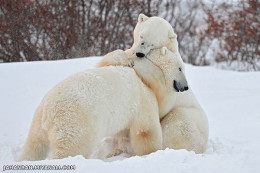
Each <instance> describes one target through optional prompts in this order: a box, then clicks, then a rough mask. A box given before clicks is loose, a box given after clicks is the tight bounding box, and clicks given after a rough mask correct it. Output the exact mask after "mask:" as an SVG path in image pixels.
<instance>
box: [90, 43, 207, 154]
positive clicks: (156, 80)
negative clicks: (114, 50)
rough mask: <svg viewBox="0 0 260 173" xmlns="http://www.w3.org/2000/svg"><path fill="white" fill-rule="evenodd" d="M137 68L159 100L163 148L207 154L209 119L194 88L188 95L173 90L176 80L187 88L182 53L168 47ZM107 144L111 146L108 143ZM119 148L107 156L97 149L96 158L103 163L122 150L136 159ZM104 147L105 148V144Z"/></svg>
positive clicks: (139, 62)
mask: <svg viewBox="0 0 260 173" xmlns="http://www.w3.org/2000/svg"><path fill="white" fill-rule="evenodd" d="M132 60H133V59H132ZM132 60H131V61H132ZM125 62H126V61H125ZM132 63H133V62H132ZM123 65H124V64H123ZM133 68H134V69H135V71H136V73H137V74H138V75H139V77H140V78H142V80H143V81H144V82H145V83H146V84H147V85H148V86H149V87H150V88H151V89H152V90H153V92H154V93H155V95H156V96H157V101H158V105H159V115H160V119H161V126H162V134H163V148H173V149H187V150H193V151H195V152H196V153H202V152H204V151H205V149H206V148H207V142H208V120H207V116H206V114H205V113H204V111H203V109H202V108H201V106H200V105H199V103H198V101H197V99H196V98H195V96H194V94H193V92H192V90H191V88H190V86H189V89H188V91H184V92H176V91H175V90H174V88H173V87H172V86H173V81H174V80H177V81H178V82H180V83H183V84H185V83H186V79H185V69H184V63H183V61H182V59H181V57H180V55H179V53H178V52H175V53H173V52H171V51H169V50H168V49H167V48H165V47H164V48H162V49H160V51H159V49H157V50H152V51H150V53H148V54H147V56H146V58H142V59H134V66H133ZM180 68H181V71H180V70H179V69H180ZM126 135H127V133H126V132H123V133H119V134H117V135H116V136H114V138H113V137H112V139H113V140H116V139H118V140H120V138H123V137H124V138H125V136H126ZM121 141H122V140H121ZM105 142H107V143H109V142H108V141H105ZM123 142H124V143H123V145H129V143H127V140H123ZM114 143H116V142H114ZM110 145H111V144H110ZM119 146H122V144H118V143H116V145H114V148H113V147H110V148H113V150H112V151H111V150H110V152H104V153H102V152H101V151H99V150H98V149H97V150H96V151H95V153H94V155H95V157H99V158H101V159H103V158H105V157H106V156H107V157H110V156H113V155H117V154H119V153H118V150H120V151H121V152H124V153H129V154H130V155H135V153H134V152H132V151H131V150H127V149H128V148H129V147H124V148H125V149H126V150H124V149H122V147H119ZM103 147H105V144H104V143H103ZM118 148H119V149H118Z"/></svg>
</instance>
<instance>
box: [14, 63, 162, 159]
mask: <svg viewBox="0 0 260 173" xmlns="http://www.w3.org/2000/svg"><path fill="white" fill-rule="evenodd" d="M158 112H159V111H158V103H157V100H156V96H155V94H154V93H153V92H152V90H151V89H150V88H149V87H147V86H146V85H145V84H144V83H143V82H142V81H141V79H140V78H139V77H138V76H137V75H136V72H135V71H134V70H133V69H132V68H129V67H113V66H111V67H103V68H98V69H89V70H86V71H83V72H80V73H77V74H75V75H73V76H71V77H69V78H67V79H65V80H64V81H62V82H61V83H59V84H57V85H56V86H55V87H54V88H53V89H51V90H50V91H49V92H48V93H47V94H46V96H45V97H44V98H43V100H42V102H41V103H40V105H39V107H38V108H37V110H36V112H35V115H34V118H33V121H32V124H31V128H30V132H29V135H28V138H27V141H26V144H25V146H24V149H23V152H22V154H21V157H20V159H19V160H20V161H22V160H42V159H45V158H46V157H49V158H54V159H58V158H65V157H68V156H75V155H83V156H84V157H86V158H89V156H90V154H91V153H92V151H93V148H94V147H95V146H96V145H97V144H98V143H99V142H100V141H101V139H102V138H104V137H106V136H109V135H114V134H116V133H118V132H120V131H121V130H124V129H129V130H130V135H129V137H130V139H131V146H132V148H133V150H134V152H135V153H136V154H137V155H144V154H148V153H151V152H153V151H156V150H158V149H161V148H162V132H161V127H160V120H159V115H158Z"/></svg>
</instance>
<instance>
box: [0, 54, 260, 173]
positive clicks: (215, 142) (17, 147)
mask: <svg viewBox="0 0 260 173" xmlns="http://www.w3.org/2000/svg"><path fill="white" fill-rule="evenodd" d="M99 59H100V58H99V57H90V58H81V59H73V60H62V61H50V62H48V61H43V62H27V63H10V64H0V139H1V140H0V163H1V167H0V170H1V171H3V169H2V168H3V165H17V164H23V165H75V166H76V170H74V171H66V172H113V173H114V172H125V173H127V172H142V173H143V172H149V173H150V172H155V173H157V172H187V173H189V172H192V173H194V172H199V173H204V172H205V173H209V172H210V173H214V172H218V173H219V172H221V173H225V172H227V173H233V172H241V173H245V172H246V173H254V172H255V173H257V172H260V164H259V161H260V149H259V146H260V134H259V131H260V111H259V106H260V73H259V72H247V73H245V72H243V73H240V72H231V71H222V70H216V69H214V68H212V67H193V66H190V65H186V71H187V78H188V81H189V84H190V86H191V87H192V88H193V91H194V93H195V95H196V97H197V98H198V100H199V102H200V103H201V105H202V107H203V108H204V109H205V111H206V113H207V115H208V118H209V127H210V139H209V147H208V149H207V151H206V153H204V154H195V153H194V152H188V151H186V150H172V149H166V150H164V151H157V152H155V153H152V154H149V155H147V156H143V157H138V156H136V157H131V158H124V157H114V158H110V159H108V160H106V161H101V160H94V159H85V158H83V157H82V156H76V157H70V158H66V159H61V160H44V161H37V162H19V163H18V162H15V160H16V159H17V157H18V155H19V154H20V152H21V149H22V146H23V144H24V142H25V139H26V136H27V134H28V131H29V127H30V123H31V120H32V117H33V113H34V111H35V109H36V107H37V106H38V105H39V103H40V101H41V99H42V98H43V96H44V95H45V94H46V92H47V91H48V90H49V89H50V88H52V87H53V86H54V85H55V84H56V83H58V82H59V81H61V80H63V79H64V78H66V77H67V76H69V75H71V74H73V73H76V72H78V71H81V70H84V69H86V68H93V67H95V65H96V64H97V62H98V61H99ZM4 172H21V171H11V170H9V171H7V170H6V171H4ZM32 172H33V171H32ZM37 172H52V171H37ZM55 172H57V171H55ZM62 172H64V171H62Z"/></svg>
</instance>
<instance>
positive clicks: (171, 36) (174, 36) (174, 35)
mask: <svg viewBox="0 0 260 173" xmlns="http://www.w3.org/2000/svg"><path fill="white" fill-rule="evenodd" d="M168 37H169V38H170V39H174V38H175V39H177V35H176V34H175V33H174V32H173V31H172V30H170V31H169V33H168Z"/></svg>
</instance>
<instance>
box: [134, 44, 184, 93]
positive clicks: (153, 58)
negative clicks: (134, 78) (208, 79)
mask: <svg viewBox="0 0 260 173" xmlns="http://www.w3.org/2000/svg"><path fill="white" fill-rule="evenodd" d="M133 68H134V69H135V71H136V73H137V75H138V76H139V77H141V78H142V79H143V81H144V82H145V83H146V84H148V85H149V86H150V87H151V88H152V89H153V90H159V91H158V93H169V92H184V91H187V90H188V89H189V87H188V82H187V80H186V77H185V68H184V63H183V60H182V59H181V57H180V54H179V53H178V52H176V53H175V52H171V51H170V50H168V49H167V48H166V47H162V48H160V49H153V50H151V51H150V52H149V53H148V54H147V55H146V56H145V58H142V59H136V60H135V62H134V66H133ZM163 91H165V92H163Z"/></svg>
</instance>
